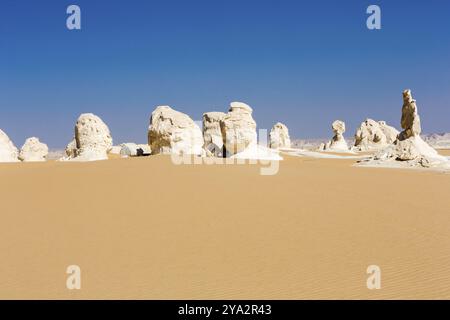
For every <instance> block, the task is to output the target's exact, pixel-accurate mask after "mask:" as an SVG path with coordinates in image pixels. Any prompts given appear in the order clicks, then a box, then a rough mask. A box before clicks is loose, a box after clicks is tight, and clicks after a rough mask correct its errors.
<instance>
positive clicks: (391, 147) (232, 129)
mask: <svg viewBox="0 0 450 320" xmlns="http://www.w3.org/2000/svg"><path fill="white" fill-rule="evenodd" d="M252 113H253V109H252V108H251V107H250V106H249V105H247V104H245V103H243V102H232V103H231V104H230V107H229V109H228V112H227V113H224V112H219V111H213V112H206V113H204V114H203V118H202V128H200V127H199V125H197V123H195V122H194V121H193V120H192V119H191V118H190V117H189V116H188V115H186V114H184V113H182V112H179V111H177V110H174V109H172V108H171V107H169V106H158V107H156V109H155V110H154V111H153V112H152V113H151V117H150V125H149V127H148V134H147V140H148V141H147V142H148V143H147V144H136V143H133V142H128V143H122V144H120V145H118V146H113V139H112V136H111V132H110V130H109V128H108V126H107V125H106V124H105V123H104V122H103V120H102V119H100V118H99V117H98V116H96V115H94V114H92V113H85V114H81V115H80V117H79V118H78V120H77V121H76V124H75V128H74V136H73V139H72V141H71V142H70V143H69V144H68V145H67V147H66V149H65V155H64V156H63V157H62V158H60V159H59V160H60V161H97V160H106V159H108V154H117V155H119V156H121V157H141V156H149V155H158V154H172V155H174V154H175V155H194V156H201V157H230V158H237V159H257V158H258V157H259V158H260V159H262V158H269V159H281V157H280V156H279V151H283V150H284V151H290V150H291V146H292V144H293V143H292V142H291V138H290V136H289V130H288V128H287V126H286V125H284V124H283V123H280V122H277V123H276V124H275V125H274V126H273V127H272V129H271V131H270V133H269V137H268V138H269V147H270V149H268V148H266V147H264V146H261V145H258V141H257V132H256V128H257V126H256V121H255V120H254V119H253V116H252ZM400 124H401V127H402V131H401V132H399V131H398V130H397V129H395V128H394V127H392V126H389V125H387V124H386V122H384V121H375V120H373V119H366V120H365V121H363V122H362V123H361V125H360V126H359V127H358V129H357V130H356V132H355V136H354V144H353V146H352V147H351V148H349V146H348V144H347V141H346V140H345V137H344V133H345V131H346V126H345V122H344V121H341V120H336V121H334V122H333V123H332V124H331V129H332V131H333V136H332V138H331V139H330V140H329V141H327V142H323V143H321V145H320V146H319V148H318V150H319V151H325V152H353V153H354V152H371V153H372V154H373V152H376V153H375V154H374V155H373V156H371V157H370V158H367V159H365V160H364V161H362V163H365V164H384V163H388V162H403V163H407V164H408V165H411V166H422V167H430V166H436V165H438V164H439V163H443V162H448V161H447V159H446V158H445V157H442V156H440V155H439V154H438V153H437V151H436V150H434V149H433V148H432V147H431V146H430V145H429V144H428V143H427V142H426V141H446V140H445V139H446V138H445V136H442V137H441V136H436V135H432V136H428V137H427V138H426V141H425V140H424V139H422V138H421V136H420V134H421V132H422V128H421V123H420V116H419V113H418V108H417V104H416V101H415V100H414V99H413V97H412V94H411V91H410V90H405V91H403V106H402V113H401V121H400ZM447 138H448V139H447V140H448V141H449V142H450V136H448V137H447ZM268 150H271V151H270V152H267V151H268ZM262 152H263V153H265V155H264V157H262V156H261V154H262ZM48 155H49V150H48V147H47V145H46V144H44V143H42V142H40V141H39V139H38V138H36V137H31V138H28V139H27V140H26V141H25V143H24V145H23V146H22V148H21V149H20V151H19V150H18V149H17V148H16V147H15V146H14V144H13V143H12V141H11V140H10V139H9V137H8V136H7V135H6V133H4V132H3V131H2V130H0V162H18V161H23V162H33V161H46V160H47V158H48ZM53 156H54V155H53V153H52V157H53Z"/></svg>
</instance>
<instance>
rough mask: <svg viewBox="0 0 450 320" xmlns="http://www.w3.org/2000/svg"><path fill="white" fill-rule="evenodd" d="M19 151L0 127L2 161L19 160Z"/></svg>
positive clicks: (0, 156)
mask: <svg viewBox="0 0 450 320" xmlns="http://www.w3.org/2000/svg"><path fill="white" fill-rule="evenodd" d="M18 155H19V151H18V150H17V148H16V146H14V144H13V143H12V141H11V140H10V139H9V137H8V135H7V134H6V133H4V132H3V131H2V130H1V129H0V162H18V161H19V159H18Z"/></svg>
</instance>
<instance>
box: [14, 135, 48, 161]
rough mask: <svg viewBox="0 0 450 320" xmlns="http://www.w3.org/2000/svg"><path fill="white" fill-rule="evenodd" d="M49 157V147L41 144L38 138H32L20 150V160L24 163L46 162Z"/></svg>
mask: <svg viewBox="0 0 450 320" xmlns="http://www.w3.org/2000/svg"><path fill="white" fill-rule="evenodd" d="M47 155H48V147H47V145H46V144H45V143H42V142H40V141H39V139H38V138H35V137H31V138H28V139H27V140H26V141H25V144H24V145H23V146H22V148H21V149H20V153H19V160H22V161H24V162H39V161H46V160H47Z"/></svg>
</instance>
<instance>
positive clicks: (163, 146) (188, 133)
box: [148, 106, 203, 155]
mask: <svg viewBox="0 0 450 320" xmlns="http://www.w3.org/2000/svg"><path fill="white" fill-rule="evenodd" d="M148 144H149V146H150V149H151V150H152V154H179V155H182V154H194V155H202V154H203V135H202V131H201V130H200V128H199V126H198V125H197V124H196V123H195V122H194V121H193V120H192V119H191V118H190V117H189V116H188V115H186V114H184V113H181V112H179V111H176V110H173V109H172V108H171V107H169V106H159V107H157V108H156V109H155V110H154V111H153V112H152V116H151V118H150V126H149V128H148Z"/></svg>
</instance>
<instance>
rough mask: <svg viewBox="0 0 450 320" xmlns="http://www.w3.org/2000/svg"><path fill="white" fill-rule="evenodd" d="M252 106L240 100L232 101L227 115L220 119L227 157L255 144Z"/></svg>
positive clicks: (254, 123) (255, 135)
mask: <svg viewBox="0 0 450 320" xmlns="http://www.w3.org/2000/svg"><path fill="white" fill-rule="evenodd" d="M252 112H253V110H252V108H250V106H248V105H246V104H245V103H242V102H232V103H231V105H230V109H229V111H228V113H227V115H226V116H225V117H224V118H223V119H222V120H221V121H220V130H221V132H222V137H223V144H224V146H225V152H226V155H227V157H228V156H232V155H234V154H236V153H239V152H242V151H244V150H245V149H247V148H249V147H251V146H255V145H256V144H257V134H256V122H255V120H253V118H252Z"/></svg>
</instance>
